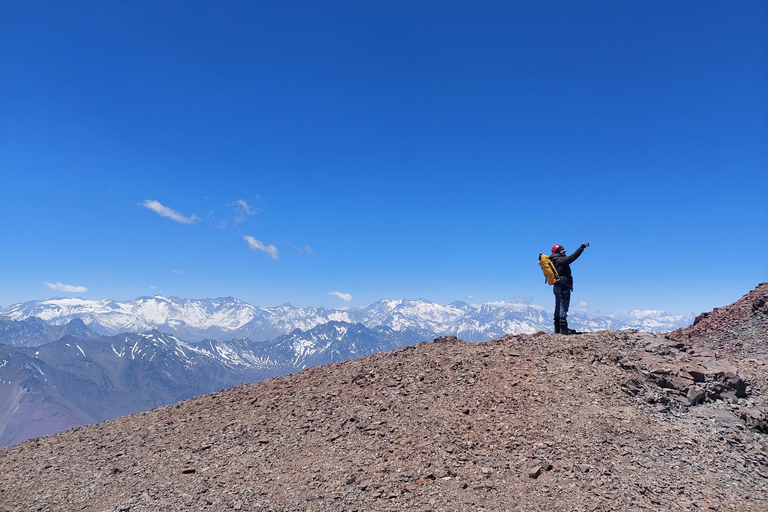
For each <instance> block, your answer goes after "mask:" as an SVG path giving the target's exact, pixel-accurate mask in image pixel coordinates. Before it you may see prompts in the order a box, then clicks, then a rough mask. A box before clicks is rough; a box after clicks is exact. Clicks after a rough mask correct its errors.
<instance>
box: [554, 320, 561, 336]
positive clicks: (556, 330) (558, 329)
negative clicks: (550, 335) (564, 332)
mask: <svg viewBox="0 0 768 512" xmlns="http://www.w3.org/2000/svg"><path fill="white" fill-rule="evenodd" d="M555 334H560V320H555Z"/></svg>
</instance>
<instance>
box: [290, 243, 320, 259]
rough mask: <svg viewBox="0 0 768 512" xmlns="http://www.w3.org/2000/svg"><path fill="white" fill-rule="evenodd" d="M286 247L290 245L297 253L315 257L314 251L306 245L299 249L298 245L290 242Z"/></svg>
mask: <svg viewBox="0 0 768 512" xmlns="http://www.w3.org/2000/svg"><path fill="white" fill-rule="evenodd" d="M288 245H290V246H291V247H292V248H293V250H294V251H296V252H298V253H302V254H310V255H312V256H314V255H315V250H314V249H313V248H312V247H310V246H308V245H305V246H304V247H299V246H298V245H296V244H292V243H291V242H288Z"/></svg>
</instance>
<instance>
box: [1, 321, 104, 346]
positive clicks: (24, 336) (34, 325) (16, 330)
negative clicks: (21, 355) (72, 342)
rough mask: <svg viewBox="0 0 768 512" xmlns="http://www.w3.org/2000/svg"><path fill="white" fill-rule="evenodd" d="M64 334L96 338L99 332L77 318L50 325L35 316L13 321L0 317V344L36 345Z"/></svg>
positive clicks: (81, 337) (82, 337)
mask: <svg viewBox="0 0 768 512" xmlns="http://www.w3.org/2000/svg"><path fill="white" fill-rule="evenodd" d="M65 336H74V337H76V338H80V339H89V338H97V337H99V334H98V333H97V332H95V331H93V330H91V329H89V328H88V327H87V326H86V325H85V323H84V322H83V321H82V320H80V319H79V318H75V319H73V320H70V321H69V322H68V323H66V324H63V325H51V324H48V323H45V322H44V321H43V320H41V319H40V318H37V317H29V318H25V319H23V320H19V321H15V320H11V319H10V318H9V317H0V344H7V345H14V346H17V347H36V346H38V345H44V344H45V343H50V342H52V341H56V340H58V339H60V338H63V337H65Z"/></svg>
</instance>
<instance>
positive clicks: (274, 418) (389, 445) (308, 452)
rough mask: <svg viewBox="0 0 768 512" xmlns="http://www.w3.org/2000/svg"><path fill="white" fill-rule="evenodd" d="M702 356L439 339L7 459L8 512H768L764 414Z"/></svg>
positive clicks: (19, 451)
mask: <svg viewBox="0 0 768 512" xmlns="http://www.w3.org/2000/svg"><path fill="white" fill-rule="evenodd" d="M745 321H746V322H747V323H749V322H750V321H751V320H750V319H749V318H747V319H745ZM743 324H744V322H739V323H738V325H743ZM737 332H739V331H738V330H737ZM698 343H699V340H695V339H693V338H691V339H689V340H683V341H676V340H671V339H668V338H666V337H664V336H661V335H654V334H649V333H638V332H633V331H620V332H617V331H602V332H599V333H594V334H585V335H580V336H561V335H550V334H544V333H538V334H535V335H518V336H505V337H503V338H501V339H498V340H493V341H489V342H484V343H466V342H462V341H461V340H458V339H455V338H440V339H436V340H435V341H433V342H427V343H419V344H418V345H414V346H410V347H405V348H400V349H396V350H394V351H391V352H387V353H379V354H374V355H370V356H366V357H360V358H357V359H354V360H349V361H343V362H338V363H332V364H327V365H324V366H319V367H313V368H309V369H305V370H302V371H300V372H299V373H296V374H293V375H288V376H282V377H277V378H274V379H269V380H266V381H262V382H257V383H253V384H245V385H242V386H238V387H236V388H232V389H228V390H222V391H220V392H216V393H212V394H209V395H205V396H201V397H197V398H194V399H191V400H187V401H184V402H181V403H178V404H176V405H173V406H166V407H162V408H158V409H154V410H151V411H148V412H146V413H141V414H135V415H131V416H126V417H122V418H118V419H116V420H113V421H110V422H106V423H101V424H97V425H90V426H87V427H82V428H78V429H73V430H69V431H67V432H62V433H59V434H57V435H54V436H49V437H45V438H39V439H34V440H29V441H26V442H24V443H21V444H19V445H17V446H13V447H10V448H6V449H4V450H0V464H2V467H3V471H2V472H0V490H2V497H3V505H2V507H5V509H8V510H41V511H49V510H78V509H82V508H92V507H93V504H94V503H98V504H99V507H100V508H103V509H106V510H131V511H134V512H136V511H139V512H140V511H149V510H158V509H186V508H189V509H211V510H226V509H230V508H231V509H235V510H256V511H273V512H282V511H286V512H287V511H297V510H302V511H307V510H309V511H318V512H319V511H342V510H366V511H369V510H370V511H379V510H382V511H384V510H432V511H435V512H437V511H449V510H450V511H454V510H526V511H548V512H549V511H574V510H681V511H682V510H690V511H695V510H721V511H725V510H733V511H737V510H738V511H739V512H757V511H764V510H765V503H766V499H768V473H767V472H766V466H768V457H767V456H766V454H768V436H767V435H766V432H768V423H767V422H766V421H765V420H766V419H767V418H768V416H767V414H768V401H766V396H765V395H764V394H760V393H762V392H761V391H760V389H756V388H754V387H752V386H751V385H750V384H749V383H748V384H747V386H746V387H743V386H742V385H741V384H740V381H739V379H738V378H736V376H735V375H734V374H733V373H732V372H733V370H734V369H737V368H740V367H741V365H742V363H743V362H744V361H746V359H744V358H743V357H744V356H741V355H739V354H738V353H732V354H731V356H730V357H729V360H728V361H725V360H724V359H723V358H722V356H721V355H717V354H712V353H710V352H707V351H705V350H702V349H701V347H700V346H699V344H698ZM756 349H757V352H755V353H754V354H752V355H751V356H750V357H753V358H755V359H759V360H768V348H766V347H765V346H759V345H757V346H756ZM760 368H761V369H760V370H759V371H761V372H762V375H763V376H764V375H765V373H766V368H765V367H764V366H763V367H760ZM723 379H724V380H723ZM686 382H689V383H690V384H686ZM731 383H732V384H731ZM731 385H733V386H737V387H738V390H740V391H739V392H738V393H736V395H734V394H733V392H734V391H735V390H736V388H731V387H730V386H731ZM669 386H673V387H669ZM675 386H676V387H675ZM681 386H689V387H688V388H687V391H688V395H685V394H684V392H685V390H686V388H684V387H681ZM699 387H700V388H701V389H702V390H704V394H703V395H699V396H692V395H690V391H691V390H692V389H696V388H699ZM707 390H709V391H707ZM710 391H711V392H712V394H711V395H709V394H708V393H709V392H710ZM681 393H683V394H681ZM737 395H741V398H737ZM755 414H757V416H754V415H755ZM750 415H752V416H751V417H752V418H757V419H758V420H760V421H757V422H753V423H750V422H749V421H747V418H748V417H750ZM760 415H762V416H760ZM761 418H762V419H761ZM761 421H762V423H761Z"/></svg>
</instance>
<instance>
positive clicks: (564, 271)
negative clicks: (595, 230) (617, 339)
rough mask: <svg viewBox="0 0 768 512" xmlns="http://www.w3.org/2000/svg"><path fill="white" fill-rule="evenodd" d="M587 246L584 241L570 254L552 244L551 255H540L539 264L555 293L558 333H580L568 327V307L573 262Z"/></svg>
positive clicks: (561, 247)
mask: <svg viewBox="0 0 768 512" xmlns="http://www.w3.org/2000/svg"><path fill="white" fill-rule="evenodd" d="M587 247H589V244H588V243H587V242H584V243H583V244H581V246H580V247H579V248H578V249H576V250H575V251H574V252H573V254H571V255H570V256H568V255H567V254H566V253H565V247H563V246H562V245H559V244H555V245H553V246H552V254H550V255H549V257H547V256H544V255H543V254H540V255H539V265H540V266H541V268H542V270H543V271H544V275H545V277H546V279H547V283H548V284H551V285H553V286H552V293H554V294H555V333H556V334H579V333H578V332H577V331H574V330H573V329H569V328H568V319H567V317H568V308H569V307H570V305H571V292H572V291H573V276H572V275H571V263H573V262H574V261H576V259H577V258H578V257H579V256H581V253H582V252H584V249H586V248H587Z"/></svg>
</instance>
